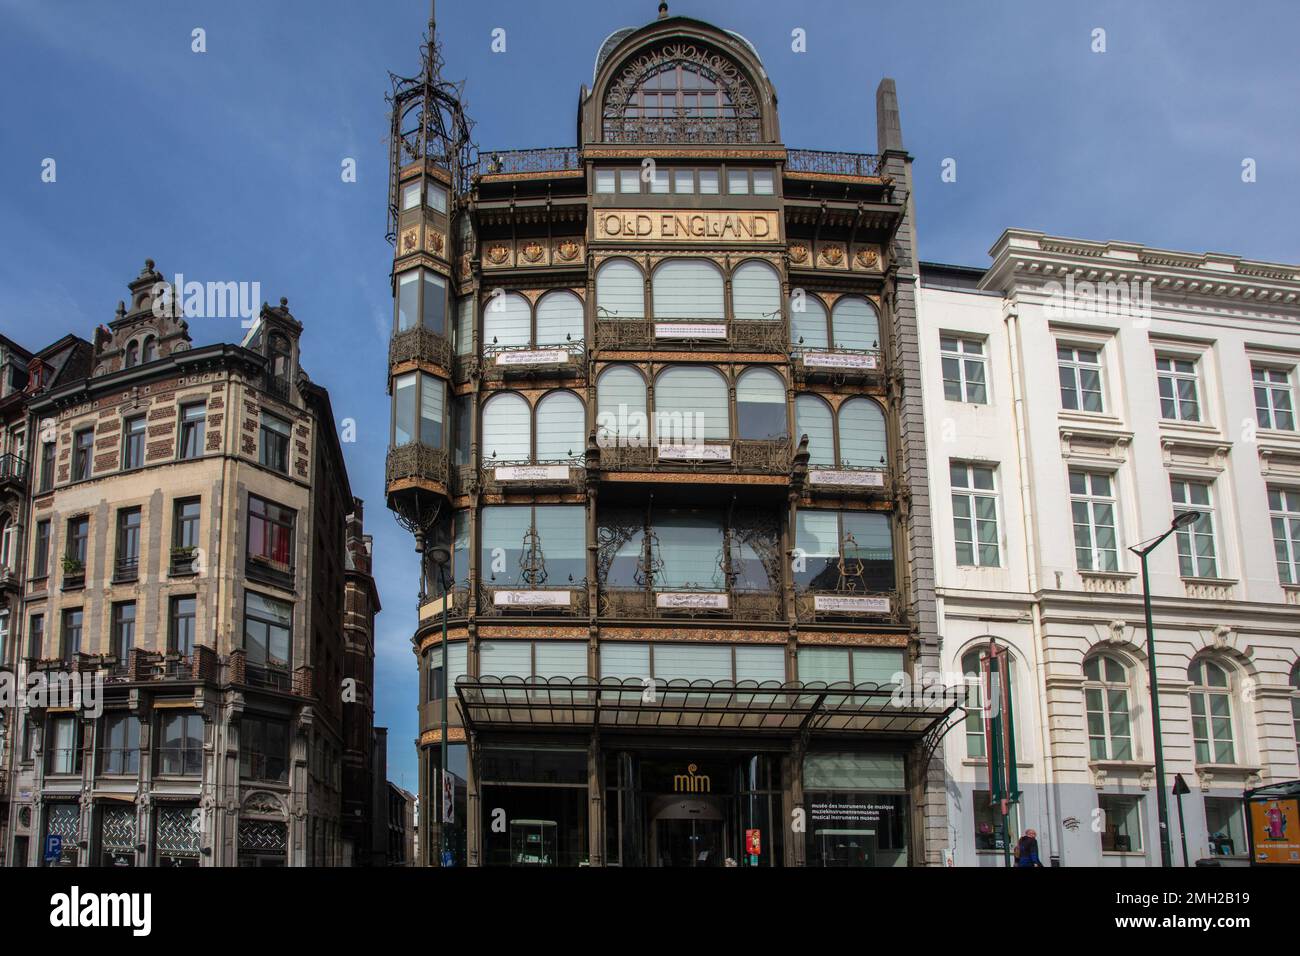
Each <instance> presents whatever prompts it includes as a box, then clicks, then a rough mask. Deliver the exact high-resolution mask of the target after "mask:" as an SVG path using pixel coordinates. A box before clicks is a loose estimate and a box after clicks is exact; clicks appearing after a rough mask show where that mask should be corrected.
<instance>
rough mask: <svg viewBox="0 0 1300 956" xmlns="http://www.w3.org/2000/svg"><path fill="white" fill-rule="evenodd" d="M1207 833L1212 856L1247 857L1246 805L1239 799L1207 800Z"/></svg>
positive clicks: (1210, 798) (1214, 798) (1212, 798)
mask: <svg viewBox="0 0 1300 956" xmlns="http://www.w3.org/2000/svg"><path fill="white" fill-rule="evenodd" d="M1205 832H1206V833H1207V834H1208V835H1209V841H1210V846H1209V851H1210V856H1246V855H1247V854H1248V853H1249V848H1248V847H1247V845H1246V825H1245V809H1244V803H1243V801H1242V800H1241V799H1240V798H1239V797H1206V798H1205Z"/></svg>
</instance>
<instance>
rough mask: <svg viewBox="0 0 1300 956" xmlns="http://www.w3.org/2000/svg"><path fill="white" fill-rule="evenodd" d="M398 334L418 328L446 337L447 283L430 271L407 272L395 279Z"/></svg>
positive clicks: (415, 270)
mask: <svg viewBox="0 0 1300 956" xmlns="http://www.w3.org/2000/svg"><path fill="white" fill-rule="evenodd" d="M396 322H397V331H398V332H406V331H408V330H410V329H414V328H417V327H421V328H424V329H426V330H428V331H429V332H432V333H434V334H435V335H446V334H447V280H446V279H444V278H443V277H442V276H440V275H438V274H437V273H436V272H433V271H431V270H429V269H408V270H407V271H405V272H401V273H398V275H397V316H396Z"/></svg>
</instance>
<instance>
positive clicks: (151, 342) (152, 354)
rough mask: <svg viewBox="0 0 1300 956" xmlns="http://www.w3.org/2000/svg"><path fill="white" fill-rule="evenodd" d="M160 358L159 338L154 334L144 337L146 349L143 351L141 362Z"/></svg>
mask: <svg viewBox="0 0 1300 956" xmlns="http://www.w3.org/2000/svg"><path fill="white" fill-rule="evenodd" d="M157 358H158V339H157V338H156V337H154V336H152V335H146V336H145V337H144V349H143V351H142V353H141V358H140V361H141V362H152V361H155V360H156V359H157Z"/></svg>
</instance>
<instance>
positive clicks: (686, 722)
mask: <svg viewBox="0 0 1300 956" xmlns="http://www.w3.org/2000/svg"><path fill="white" fill-rule="evenodd" d="M430 28H431V32H432V24H430ZM438 66H439V63H438V53H437V48H436V45H434V44H432V43H431V44H430V45H429V47H428V48H427V52H426V64H425V71H424V73H423V74H422V75H421V76H420V77H416V78H412V79H410V80H398V81H397V82H396V83H395V88H394V94H393V117H394V136H393V144H394V147H393V148H394V154H393V172H392V177H391V182H392V190H391V219H392V230H391V231H392V236H393V239H394V242H395V246H396V254H395V261H394V267H393V291H394V297H395V307H394V332H393V337H392V344H391V350H390V366H391V367H390V374H389V381H388V384H389V388H390V393H391V395H392V401H393V431H392V440H391V446H392V447H391V451H390V453H389V457H388V472H387V480H388V491H389V506H390V507H391V508H393V509H394V511H395V512H396V513H397V514H398V517H399V518H400V520H402V521H403V522H404V523H406V524H407V525H408V526H409V527H410V528H411V529H412V531H414V532H415V534H416V541H417V547H418V548H420V549H422V551H423V554H424V556H425V563H424V571H425V576H424V580H425V588H424V591H425V596H424V600H423V603H422V606H421V610H420V625H419V629H418V631H417V633H416V634H415V635H414V645H415V649H416V653H417V656H418V660H419V663H420V668H421V675H422V679H421V703H420V715H421V731H422V732H421V736H420V759H421V769H422V778H421V788H420V800H421V805H420V812H419V819H420V821H421V827H422V830H421V833H420V835H419V845H420V847H421V852H422V854H423V855H424V862H431V863H435V864H436V863H437V862H439V861H440V860H443V859H444V854H445V861H446V862H448V863H451V864H454V865H464V864H468V865H556V864H559V865H592V866H600V865H624V866H634V865H721V864H722V863H723V861H724V860H727V859H732V860H736V861H739V863H740V864H741V865H763V866H769V865H841V864H843V865H880V866H894V865H908V864H912V865H918V864H924V863H927V862H936V861H937V860H938V859H939V855H938V850H939V846H940V845H941V841H942V840H943V839H944V838H945V835H946V832H947V830H946V824H945V822H944V820H943V813H944V809H945V807H944V800H943V797H942V789H941V781H942V775H941V774H940V773H939V771H938V769H937V764H934V765H932V764H931V760H930V757H931V752H930V751H929V750H928V749H927V747H926V745H925V739H924V736H925V734H926V733H927V731H930V730H931V729H932V728H933V727H934V726H935V724H936V722H937V721H940V720H941V719H942V718H943V716H944V708H943V707H942V706H939V705H933V706H930V705H926V704H923V703H908V702H904V703H902V704H896V705H891V703H890V685H891V684H892V683H894V682H895V681H896V679H897V675H899V674H901V673H910V672H911V671H912V670H913V669H933V668H934V667H935V666H936V665H937V663H938V660H937V656H936V655H935V650H936V648H935V627H934V617H933V602H932V592H931V580H930V579H931V571H930V545H929V539H928V527H929V517H928V494H927V487H928V484H927V477H926V474H925V468H926V459H925V453H924V441H925V435H924V431H923V428H922V424H921V404H920V389H919V384H920V379H919V369H918V365H917V362H916V356H915V349H916V344H915V328H914V301H913V295H914V292H913V288H914V286H913V281H912V271H913V263H912V249H913V245H914V235H913V228H912V222H911V211H910V205H909V202H910V189H911V186H910V173H909V157H908V156H907V154H906V152H905V151H904V149H903V146H902V139H901V133H900V130H899V123H898V112H897V103H896V99H895V94H894V87H893V84H892V82H891V81H889V80H886V81H884V82H882V83H881V85H880V88H879V90H878V91H877V94H876V97H875V102H876V133H877V148H878V152H877V154H873V155H868V154H847V153H825V152H818V151H812V150H802V149H789V148H787V147H786V146H785V145H784V144H783V142H782V139H781V135H780V130H779V125H778V115H777V109H776V94H775V91H774V89H773V88H772V84H771V82H770V81H769V80H768V78H767V75H766V73H765V71H764V69H763V66H762V63H761V62H760V60H759V57H758V53H757V52H756V50H755V49H754V48H753V46H752V45H751V44H749V43H748V42H747V41H746V40H745V39H744V38H743V37H740V36H738V35H736V34H734V33H730V32H728V31H726V30H722V29H719V28H716V27H714V26H711V25H709V24H705V23H701V22H699V21H697V20H692V19H688V18H685V17H670V16H668V14H667V10H666V5H665V6H664V7H661V14H660V18H659V19H658V20H656V21H654V22H651V23H650V24H648V25H646V26H644V27H640V28H635V29H632V28H629V29H624V30H619V31H617V32H616V33H614V34H612V35H611V36H610V37H609V38H608V39H607V40H606V41H605V43H604V44H603V45H602V47H601V49H600V51H599V53H598V55H597V57H596V62H595V68H594V75H593V77H592V81H591V86H590V88H587V87H584V88H583V91H582V94H581V96H580V100H579V103H578V130H579V142H578V143H577V144H576V145H574V146H572V147H564V148H556V149H545V150H523V151H513V152H491V153H488V152H484V153H483V154H482V155H481V157H479V158H478V159H477V161H475V159H474V154H473V152H472V150H471V148H470V146H469V140H468V126H467V125H466V124H464V120H463V116H462V114H461V113H460V106H459V100H458V98H457V92H458V91H457V90H456V88H455V87H452V86H450V85H449V84H446V83H444V82H443V81H442V80H441V79H440V77H439V75H438ZM870 122H871V118H870V116H869V114H865V115H864V116H863V117H862V125H864V126H867V127H868V128H869V124H870ZM805 437H806V441H805V440H804V439H805ZM443 548H445V549H446V551H447V552H448V553H449V555H450V562H449V566H447V567H445V572H446V575H447V587H446V591H445V596H444V589H443V586H442V583H441V580H440V574H441V572H442V571H443V570H444V568H443V567H442V566H439V565H436V564H435V563H434V561H433V559H432V556H433V555H434V554H435V553H436V552H438V551H439V550H440V549H443ZM444 612H445V613H446V616H447V618H448V624H447V642H448V643H447V647H446V650H445V654H446V660H447V662H448V666H447V668H446V669H445V670H444V667H443V660H444V647H443V637H442V634H443V631H442V618H443V614H444ZM828 684H837V685H838V687H839V688H840V692H839V693H837V694H835V695H831V694H828V693H826V692H825V689H826V687H827V685H828ZM783 685H795V688H794V689H796V690H797V692H795V693H787V692H779V689H780V688H782V687H783ZM688 689H689V692H688ZM444 707H446V708H447V711H448V712H447V718H448V723H449V730H448V736H447V741H446V743H447V747H448V754H449V772H450V777H449V779H450V780H451V781H452V783H449V784H448V786H447V788H446V792H445V794H443V795H442V796H439V792H438V777H437V772H438V766H439V760H440V751H441V747H442V744H443V739H442V729H441V723H442V718H443V708H444ZM440 849H441V852H440Z"/></svg>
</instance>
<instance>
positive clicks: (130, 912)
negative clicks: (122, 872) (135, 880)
mask: <svg viewBox="0 0 1300 956" xmlns="http://www.w3.org/2000/svg"><path fill="white" fill-rule="evenodd" d="M152 911H153V895H152V894H150V893H82V892H81V888H80V887H77V886H74V887H73V888H72V890H71V891H70V892H68V893H55V894H54V895H53V896H51V897H50V925H51V926H54V927H56V928H60V929H75V928H79V927H97V928H98V927H105V928H122V927H125V928H127V929H130V930H131V934H132V935H133V936H148V935H149V931H150V929H152V926H153V919H152V915H151V914H152Z"/></svg>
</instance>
